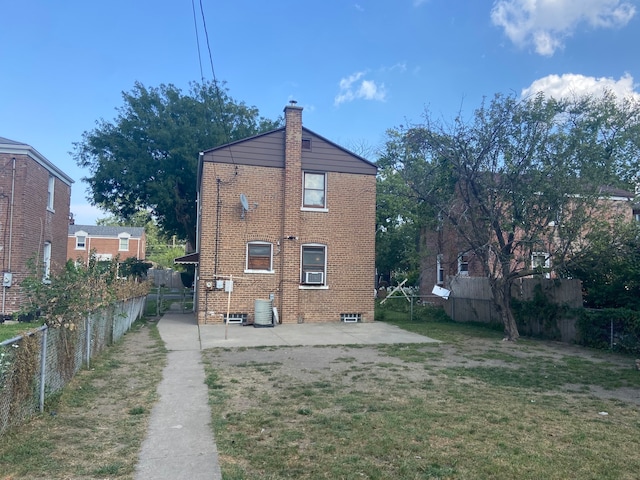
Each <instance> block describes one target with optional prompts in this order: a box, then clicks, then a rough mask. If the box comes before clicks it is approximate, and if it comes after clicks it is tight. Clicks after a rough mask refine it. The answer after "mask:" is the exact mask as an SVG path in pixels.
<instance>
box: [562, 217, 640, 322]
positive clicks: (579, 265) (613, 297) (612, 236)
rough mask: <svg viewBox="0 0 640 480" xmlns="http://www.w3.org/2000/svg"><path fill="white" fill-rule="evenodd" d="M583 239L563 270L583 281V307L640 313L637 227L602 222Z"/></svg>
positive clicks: (639, 238) (630, 223)
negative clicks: (619, 309)
mask: <svg viewBox="0 0 640 480" xmlns="http://www.w3.org/2000/svg"><path fill="white" fill-rule="evenodd" d="M585 240H586V242H585V246H584V247H583V248H581V249H580V250H579V251H577V252H576V253H575V255H572V256H571V258H570V259H569V261H568V262H567V266H566V271H565V274H566V275H567V276H570V277H573V278H579V279H580V280H582V287H583V290H584V293H585V295H584V300H585V305H586V306H587V307H590V308H629V309H633V310H640V224H639V223H638V222H637V221H636V220H631V221H626V222H625V221H616V222H613V223H609V222H602V223H601V224H600V225H598V226H597V227H596V228H594V229H593V230H591V231H590V232H589V233H588V234H587V235H586V238H585Z"/></svg>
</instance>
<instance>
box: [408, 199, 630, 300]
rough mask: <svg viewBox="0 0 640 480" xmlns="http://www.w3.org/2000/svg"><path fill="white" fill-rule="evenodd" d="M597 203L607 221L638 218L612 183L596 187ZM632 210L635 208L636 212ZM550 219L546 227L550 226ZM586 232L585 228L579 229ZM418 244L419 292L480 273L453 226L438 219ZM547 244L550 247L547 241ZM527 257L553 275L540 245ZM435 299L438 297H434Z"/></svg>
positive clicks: (424, 231) (552, 276) (426, 294)
mask: <svg viewBox="0 0 640 480" xmlns="http://www.w3.org/2000/svg"><path fill="white" fill-rule="evenodd" d="M599 192H600V197H599V200H598V201H599V202H600V207H603V208H602V210H601V213H600V215H604V218H605V219H607V220H608V221H613V219H623V220H626V221H631V220H632V219H634V218H636V219H637V220H640V207H638V205H634V204H633V198H634V196H635V194H634V193H632V192H629V191H626V190H622V189H618V188H612V187H606V186H603V187H600V189H599ZM636 212H639V213H638V215H637V216H636ZM553 226H554V224H553V222H552V223H550V227H553ZM583 233H586V232H583ZM420 245H421V247H422V251H423V252H422V255H421V277H420V292H421V295H424V296H428V294H429V293H430V292H431V291H432V289H433V286H434V285H439V286H443V287H449V285H450V281H451V280H452V279H453V278H457V279H464V278H466V277H483V276H484V271H483V266H482V264H481V263H480V261H479V260H478V258H476V257H475V256H474V255H473V253H472V252H467V251H465V250H464V245H467V244H466V242H464V241H460V240H459V239H458V237H457V234H456V232H455V230H454V229H453V228H452V227H451V226H448V225H447V224H446V223H442V224H440V225H439V226H438V228H436V229H435V230H427V229H425V230H423V232H422V234H421V241H420ZM548 248H553V245H549V246H548ZM530 255H531V256H530V258H528V261H529V262H530V263H531V265H532V266H533V267H542V268H545V269H550V271H549V272H547V273H544V274H543V276H544V277H545V278H557V275H555V273H554V272H553V265H552V264H551V261H550V257H549V251H548V250H547V251H545V249H544V248H542V247H541V248H540V249H538V250H537V251H533V252H531V253H530ZM436 302H438V300H436Z"/></svg>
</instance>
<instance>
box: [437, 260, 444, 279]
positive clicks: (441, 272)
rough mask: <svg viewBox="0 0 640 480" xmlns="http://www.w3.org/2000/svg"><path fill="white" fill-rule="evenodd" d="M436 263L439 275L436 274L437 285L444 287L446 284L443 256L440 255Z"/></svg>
mask: <svg viewBox="0 0 640 480" xmlns="http://www.w3.org/2000/svg"><path fill="white" fill-rule="evenodd" d="M436 262H437V265H436V271H437V273H436V275H437V278H436V283H437V284H438V285H443V284H444V265H443V257H442V254H439V255H438V256H437V260H436Z"/></svg>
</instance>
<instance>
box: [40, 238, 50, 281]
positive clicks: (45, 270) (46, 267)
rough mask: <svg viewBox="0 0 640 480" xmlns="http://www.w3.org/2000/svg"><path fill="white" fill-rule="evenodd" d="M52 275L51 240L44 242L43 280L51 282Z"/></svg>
mask: <svg viewBox="0 0 640 480" xmlns="http://www.w3.org/2000/svg"><path fill="white" fill-rule="evenodd" d="M50 277H51V242H44V246H43V249H42V281H43V282H49V281H50Z"/></svg>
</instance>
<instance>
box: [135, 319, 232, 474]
mask: <svg viewBox="0 0 640 480" xmlns="http://www.w3.org/2000/svg"><path fill="white" fill-rule="evenodd" d="M158 330H159V331H160V336H161V337H162V340H163V341H164V343H165V345H166V347H167V350H169V353H168V356H167V365H166V367H165V368H164V371H163V372H162V381H161V382H160V385H159V386H158V396H159V399H158V402H157V403H156V405H155V406H154V408H153V411H152V412H151V419H150V421H149V430H148V432H147V437H146V439H145V441H144V442H143V444H142V449H141V451H140V458H139V460H138V465H137V466H136V475H135V478H136V480H182V479H185V480H186V479H188V480H217V479H221V478H222V474H221V473H220V466H219V465H218V450H217V448H216V444H215V441H214V439H213V430H212V429H211V425H210V422H211V410H210V408H209V396H208V391H207V386H206V385H205V383H204V381H205V374H204V367H203V365H202V358H201V353H200V350H201V345H200V337H199V332H198V325H197V324H196V321H195V317H194V316H193V315H192V314H181V313H175V312H168V313H167V314H165V315H164V316H163V317H162V319H161V320H160V322H159V323H158Z"/></svg>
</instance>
